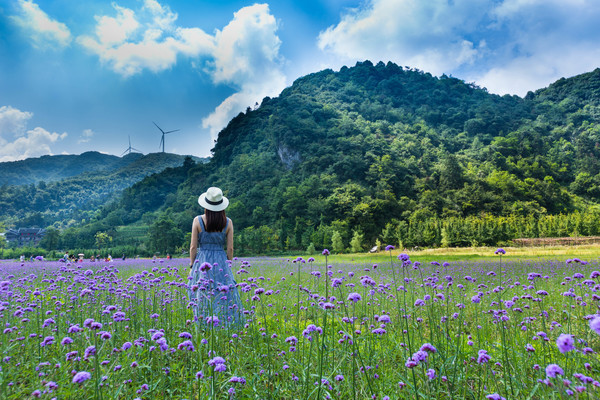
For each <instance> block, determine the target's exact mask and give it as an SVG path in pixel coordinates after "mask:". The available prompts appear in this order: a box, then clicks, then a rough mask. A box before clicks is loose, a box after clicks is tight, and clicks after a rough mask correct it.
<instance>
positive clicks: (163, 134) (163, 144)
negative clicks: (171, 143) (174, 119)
mask: <svg viewBox="0 0 600 400" xmlns="http://www.w3.org/2000/svg"><path fill="white" fill-rule="evenodd" d="M152 123H153V124H154V125H156V122H154V121H152ZM156 127H157V128H158V130H159V131H161V132H162V137H161V138H160V144H159V145H158V147H159V148H160V146H162V152H163V153H164V152H165V135H166V134H167V133H172V132H177V131H178V130H179V129H175V130H172V131H167V132H165V131H163V130H162V129H161V128H160V126H158V125H156Z"/></svg>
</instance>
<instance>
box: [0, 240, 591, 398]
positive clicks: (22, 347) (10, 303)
mask: <svg viewBox="0 0 600 400" xmlns="http://www.w3.org/2000/svg"><path fill="white" fill-rule="evenodd" d="M389 254H390V257H389V259H388V260H387V261H385V262H379V264H371V263H369V264H365V263H364V262H360V261H359V262H355V263H352V262H347V261H340V260H336V257H334V256H326V257H319V261H317V262H315V261H314V260H313V259H312V258H308V259H306V260H305V259H302V258H298V259H285V258H284V259H272V258H270V259H267V258H263V259H261V258H254V259H249V260H234V261H233V263H232V271H233V273H234V275H235V279H236V281H237V289H238V290H239V292H240V295H241V299H242V305H243V309H238V310H237V311H238V312H239V313H240V319H241V320H242V322H241V323H240V324H229V323H227V321H225V320H224V318H223V316H221V318H219V315H216V316H213V315H199V316H198V318H197V320H196V319H195V318H194V312H193V309H192V308H193V304H190V301H189V298H190V297H189V290H190V289H189V288H191V287H192V286H193V285H194V284H196V282H190V281H189V280H188V267H187V264H188V260H185V259H175V260H126V261H121V260H117V261H114V262H111V263H108V262H83V263H75V264H64V263H60V262H52V261H41V262H40V261H36V262H26V263H24V264H21V263H15V262H9V261H0V322H1V323H2V332H0V399H27V398H34V397H42V398H48V399H51V398H57V399H68V398H71V399H80V398H81V399H101V398H103V399H120V398H122V399H134V398H139V399H204V398H215V399H216V398H218V399H247V398H253V399H270V398H272V399H309V398H310V399H323V398H332V399H366V398H373V399H398V398H407V399H486V398H487V399H502V398H505V399H529V398H530V399H551V398H556V399H558V398H579V399H595V398H599V397H600V390H599V387H600V383H599V382H598V381H599V380H600V376H599V372H600V362H599V359H598V354H597V352H598V351H600V336H599V335H600V317H597V316H596V315H597V313H598V304H599V301H600V272H599V271H600V266H599V265H598V261H597V260H589V259H588V260H580V259H577V258H571V259H556V260H554V261H551V260H536V261H527V260H525V259H520V260H514V259H511V260H510V261H507V260H506V257H505V259H504V260H503V259H502V251H498V252H497V254H496V255H495V257H496V258H495V259H494V260H493V261H465V262H461V261H451V262H444V260H443V259H440V260H439V262H438V261H432V262H423V263H420V262H418V261H411V260H410V258H409V257H408V256H407V255H405V254H398V253H396V252H394V253H393V255H392V252H391V251H390V253H389ZM490 256H494V255H493V254H490ZM215 268H218V266H216V267H215ZM232 289H233V288H222V287H215V285H213V286H212V287H210V286H209V287H208V288H206V292H207V294H209V295H215V296H218V295H220V294H221V292H223V291H227V290H232Z"/></svg>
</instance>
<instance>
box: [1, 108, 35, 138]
mask: <svg viewBox="0 0 600 400" xmlns="http://www.w3.org/2000/svg"><path fill="white" fill-rule="evenodd" d="M31 117H33V114H32V113H30V112H27V111H21V110H19V109H16V108H13V107H11V106H2V107H0V144H1V141H2V138H4V137H7V136H15V137H19V136H23V135H24V134H25V128H26V127H27V121H29V119H30V118H31Z"/></svg>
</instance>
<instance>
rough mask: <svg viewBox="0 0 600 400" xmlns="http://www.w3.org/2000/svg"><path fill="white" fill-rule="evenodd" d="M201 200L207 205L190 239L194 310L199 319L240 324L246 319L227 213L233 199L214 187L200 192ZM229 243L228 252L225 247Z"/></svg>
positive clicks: (191, 284)
mask: <svg viewBox="0 0 600 400" xmlns="http://www.w3.org/2000/svg"><path fill="white" fill-rule="evenodd" d="M198 204H200V206H202V207H203V208H204V215H199V216H197V217H196V218H194V222H193V224H192V240H191V243H190V276H191V279H190V300H191V301H192V302H194V303H195V304H196V307H195V310H194V314H195V316H196V318H197V319H198V320H201V319H205V320H207V322H209V321H210V322H213V323H215V325H218V326H219V325H220V326H229V325H231V324H237V323H238V322H240V321H241V320H242V318H241V314H242V305H241V301H240V296H239V293H238V290H237V287H236V282H235V280H233V275H232V273H231V267H230V265H229V263H228V260H232V259H233V223H232V222H231V220H230V219H229V218H227V216H226V215H225V209H226V208H227V206H228V205H229V200H228V199H227V197H225V196H223V192H222V191H221V189H219V188H216V187H211V188H208V190H207V191H206V193H203V194H202V195H200V197H199V198H198ZM225 245H227V252H225V251H224V250H223V248H224V247H225ZM214 316H216V317H217V318H218V320H219V323H218V324H217V323H216V320H215V319H214ZM211 317H212V318H211Z"/></svg>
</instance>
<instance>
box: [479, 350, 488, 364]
mask: <svg viewBox="0 0 600 400" xmlns="http://www.w3.org/2000/svg"><path fill="white" fill-rule="evenodd" d="M477 354H478V356H477V364H485V363H486V362H488V361H490V360H491V358H492V357H490V355H489V354H488V353H487V351H486V350H483V349H482V350H479V351H478V352H477Z"/></svg>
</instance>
